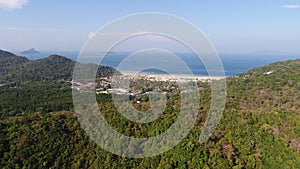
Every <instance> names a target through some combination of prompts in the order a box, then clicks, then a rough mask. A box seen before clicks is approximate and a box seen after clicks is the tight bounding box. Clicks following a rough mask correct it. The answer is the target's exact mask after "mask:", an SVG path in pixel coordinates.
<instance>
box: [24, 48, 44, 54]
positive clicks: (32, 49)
mask: <svg viewBox="0 0 300 169" xmlns="http://www.w3.org/2000/svg"><path fill="white" fill-rule="evenodd" d="M21 54H23V55H28V54H30V55H32V54H40V52H39V51H37V50H35V49H34V48H31V49H29V50H25V51H23V52H21Z"/></svg>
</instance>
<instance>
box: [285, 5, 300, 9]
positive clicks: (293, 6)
mask: <svg viewBox="0 0 300 169" xmlns="http://www.w3.org/2000/svg"><path fill="white" fill-rule="evenodd" d="M283 8H287V9H298V8H300V5H283Z"/></svg>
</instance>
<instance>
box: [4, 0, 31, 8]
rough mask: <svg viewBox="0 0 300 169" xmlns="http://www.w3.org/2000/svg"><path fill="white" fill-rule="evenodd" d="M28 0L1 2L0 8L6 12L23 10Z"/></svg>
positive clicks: (5, 0) (6, 0)
mask: <svg viewBox="0 0 300 169" xmlns="http://www.w3.org/2000/svg"><path fill="white" fill-rule="evenodd" d="M27 2H28V0H0V8H2V9H5V10H13V9H19V8H22V6H23V5H25V4H26V3H27Z"/></svg>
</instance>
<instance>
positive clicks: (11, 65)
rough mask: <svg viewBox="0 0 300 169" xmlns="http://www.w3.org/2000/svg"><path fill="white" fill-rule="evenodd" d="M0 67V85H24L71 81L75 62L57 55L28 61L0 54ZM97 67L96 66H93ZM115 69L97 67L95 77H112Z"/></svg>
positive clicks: (8, 54)
mask: <svg viewBox="0 0 300 169" xmlns="http://www.w3.org/2000/svg"><path fill="white" fill-rule="evenodd" d="M0 59H1V60H0V65H4V66H3V67H2V68H1V69H3V71H1V72H3V74H1V75H0V84H1V83H17V84H24V83H27V82H28V81H29V82H37V81H44V82H47V81H48V82H49V81H57V80H71V79H72V76H73V75H72V74H73V69H74V65H75V64H76V62H75V61H73V60H71V59H68V58H66V57H63V56H59V55H51V56H49V57H47V58H43V59H39V60H28V59H27V58H25V57H20V56H16V55H14V54H12V53H9V52H5V51H1V52H0ZM94 66H97V65H94ZM114 72H115V69H113V68H111V67H107V66H99V68H98V73H97V77H103V76H110V75H113V73H114Z"/></svg>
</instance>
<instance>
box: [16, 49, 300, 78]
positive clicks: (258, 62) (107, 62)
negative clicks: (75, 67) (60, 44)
mask: <svg viewBox="0 0 300 169" xmlns="http://www.w3.org/2000/svg"><path fill="white" fill-rule="evenodd" d="M53 54H57V55H61V56H64V57H67V58H69V59H72V60H74V61H76V60H77V58H78V56H79V52H49V51H42V52H40V53H39V54H28V55H24V54H23V55H22V54H19V55H21V56H25V57H27V58H28V59H30V60H38V59H42V58H46V57H48V56H50V55H53ZM129 55H130V53H128V52H112V53H109V54H108V55H106V56H105V57H104V58H103V60H102V62H101V63H99V64H100V65H103V66H110V67H113V68H118V65H119V64H120V63H121V62H122V61H123V60H124V59H125V58H126V57H128V56H129ZM177 56H179V58H180V59H182V60H183V61H184V62H185V63H186V65H187V66H188V67H189V68H190V70H191V71H192V73H194V74H196V75H203V76H205V75H208V73H207V70H206V68H205V66H204V65H203V63H202V62H201V60H200V59H199V57H197V56H196V55H194V54H189V53H178V54H177ZM219 58H220V61H221V63H222V64H223V67H224V73H225V75H226V76H234V75H238V74H242V73H244V72H246V71H248V70H251V69H253V68H259V67H261V66H264V65H267V64H270V63H274V62H278V61H286V60H294V59H298V58H300V55H292V54H291V55H286V54H219ZM147 59H151V58H146V60H147ZM177 70H180V69H177ZM129 71H130V70H129ZM143 72H147V73H166V72H164V71H161V70H157V69H146V70H144V71H143ZM172 73H179V74H182V73H184V72H172Z"/></svg>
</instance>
